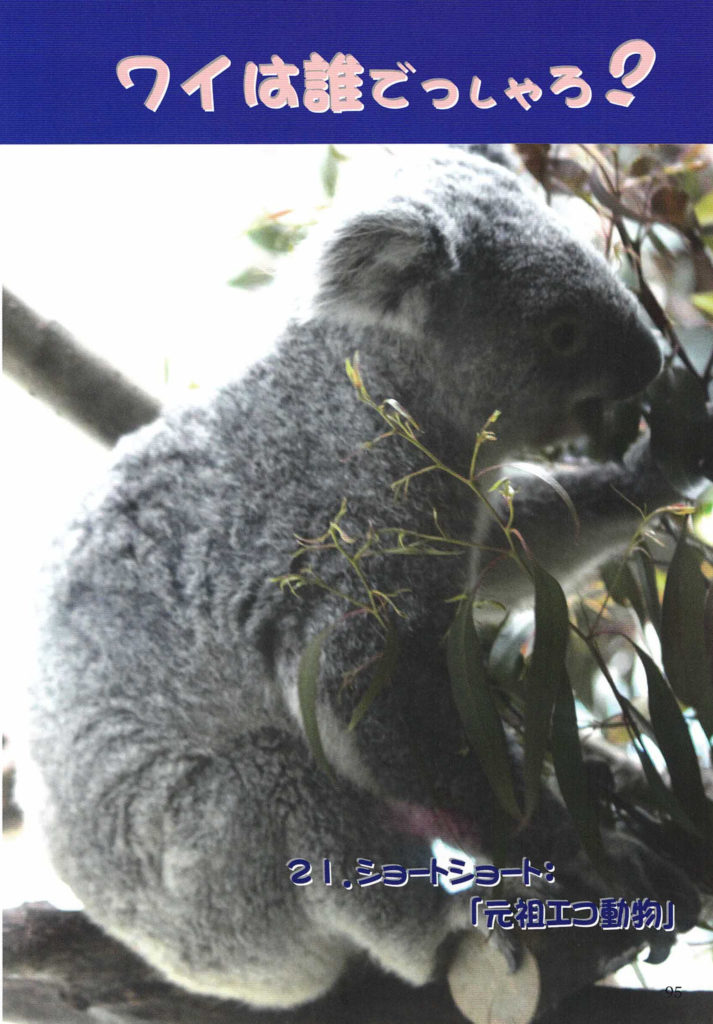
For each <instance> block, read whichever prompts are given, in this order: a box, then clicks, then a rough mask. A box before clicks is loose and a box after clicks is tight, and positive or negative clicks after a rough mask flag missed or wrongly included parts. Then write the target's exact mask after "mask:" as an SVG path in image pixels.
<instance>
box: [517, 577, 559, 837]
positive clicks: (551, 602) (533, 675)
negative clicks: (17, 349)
mask: <svg viewBox="0 0 713 1024" xmlns="http://www.w3.org/2000/svg"><path fill="white" fill-rule="evenodd" d="M530 564H531V566H532V572H533V579H534V583H535V646H534V650H533V652H532V659H531V661H530V667H529V671H528V673H527V677H526V689H525V814H526V816H527V817H528V818H529V817H530V815H531V814H532V812H533V810H534V809H535V807H536V805H537V801H538V798H539V789H540V776H541V774H542V765H543V762H544V758H545V752H546V750H547V746H548V742H549V736H550V726H551V722H552V712H553V709H554V705H555V700H556V697H557V692H558V690H559V687H560V684H561V683H562V680H564V679H566V668H565V654H566V652H567V637H568V633H569V616H568V613H567V602H566V600H565V596H564V594H563V592H562V588H561V587H560V585H559V583H558V582H557V580H556V579H555V578H554V577H553V576H550V574H549V573H548V572H546V571H545V570H544V569H543V568H542V566H540V565H538V563H537V562H535V561H534V560H532V561H531V563H530Z"/></svg>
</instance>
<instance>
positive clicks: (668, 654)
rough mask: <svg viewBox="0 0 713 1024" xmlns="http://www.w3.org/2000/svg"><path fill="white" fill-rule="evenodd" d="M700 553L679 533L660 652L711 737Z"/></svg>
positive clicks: (710, 671) (712, 686)
mask: <svg viewBox="0 0 713 1024" xmlns="http://www.w3.org/2000/svg"><path fill="white" fill-rule="evenodd" d="M702 560H703V555H702V552H701V551H700V549H699V548H698V547H696V546H695V545H694V544H693V543H691V541H690V539H689V537H688V534H687V532H686V531H685V530H682V531H681V536H680V537H679V540H678V544H677V545H676V550H675V552H674V555H673V558H672V560H671V564H670V566H669V569H668V575H667V578H666V588H665V590H664V596H663V606H662V610H661V650H662V656H663V664H664V668H665V670H666V675H667V677H668V679H669V681H670V683H671V687H672V689H673V692H674V693H675V694H676V696H677V697H678V699H679V700H680V701H682V702H683V703H684V704H686V705H688V706H689V707H693V708H695V710H696V712H697V714H698V718H699V720H700V722H701V725H702V726H703V728H704V730H705V732H706V734H707V735H708V736H709V737H711V736H713V663H712V662H711V659H710V657H709V653H708V650H707V646H706V635H705V627H704V611H705V606H706V598H707V596H708V595H707V584H706V580H705V577H704V576H703V573H702V572H701V562H702Z"/></svg>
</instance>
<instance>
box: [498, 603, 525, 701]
mask: <svg viewBox="0 0 713 1024" xmlns="http://www.w3.org/2000/svg"><path fill="white" fill-rule="evenodd" d="M531 628H532V627H531V625H530V623H528V622H525V623H524V624H523V623H522V622H520V623H518V622H516V621H515V620H514V619H513V618H512V617H511V616H506V617H505V619H504V620H503V622H502V623H501V624H500V626H499V627H498V630H497V633H496V634H495V639H494V640H493V643H492V645H491V647H490V653H489V654H488V674H489V675H490V678H491V679H494V680H495V682H496V683H497V685H498V686H500V687H501V688H502V689H505V690H507V691H509V692H513V691H518V692H519V690H520V689H521V687H520V686H519V683H520V681H521V676H522V669H523V665H524V659H523V657H522V653H521V650H520V648H521V646H522V642H523V640H524V639H525V633H526V632H529V631H530V629H531Z"/></svg>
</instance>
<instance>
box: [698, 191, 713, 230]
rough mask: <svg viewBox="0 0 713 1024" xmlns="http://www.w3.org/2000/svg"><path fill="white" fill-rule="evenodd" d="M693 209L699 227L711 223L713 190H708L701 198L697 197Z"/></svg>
mask: <svg viewBox="0 0 713 1024" xmlns="http://www.w3.org/2000/svg"><path fill="white" fill-rule="evenodd" d="M694 209H695V211H696V217H697V218H698V223H699V224H700V225H701V227H705V226H706V225H708V224H713V192H708V194H707V195H705V196H703V198H702V199H699V200H698V202H697V203H696V205H695V207H694Z"/></svg>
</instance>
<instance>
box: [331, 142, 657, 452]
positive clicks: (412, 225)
mask: <svg viewBox="0 0 713 1024" xmlns="http://www.w3.org/2000/svg"><path fill="white" fill-rule="evenodd" d="M317 303H318V306H319V307H320V310H321V313H322V314H323V315H327V316H328V317H330V318H333V319H337V320H341V321H343V322H346V323H351V324H354V323H355V322H356V323H359V324H361V325H373V326H381V327H386V328H388V333H389V337H390V338H392V339H395V340H393V344H395V346H396V348H397V352H395V353H394V363H395V369H398V367H399V366H401V365H404V366H406V365H408V366H410V367H417V368H418V369H419V372H422V374H423V376H424V378H425V379H427V380H428V381H430V383H431V385H432V387H433V392H432V393H433V397H434V400H435V401H437V402H440V403H441V405H442V412H443V413H445V414H446V415H447V416H448V417H449V419H450V420H451V422H453V424H454V427H455V428H456V429H461V428H462V429H463V430H464V432H466V433H467V434H468V435H469V436H470V437H472V431H473V428H474V427H475V426H478V425H480V424H479V423H478V422H477V418H478V417H481V416H487V415H488V414H489V413H490V412H492V411H493V409H495V408H499V409H501V410H502V413H503V416H502V419H501V421H500V423H499V425H498V434H499V436H500V437H501V439H503V440H504V441H505V442H506V444H508V445H509V446H511V447H515V446H518V445H521V444H522V443H523V442H528V443H544V442H546V441H550V440H554V439H555V438H557V437H562V436H565V435H566V434H568V433H570V432H571V431H572V427H573V421H575V420H576V418H577V411H578V409H580V408H581V407H582V406H583V403H584V404H585V405H586V403H588V402H591V401H592V400H597V399H618V398H624V397H628V396H630V395H633V394H635V393H636V392H638V391H640V390H642V389H643V388H644V387H645V385H646V384H648V383H649V381H651V380H652V379H653V378H654V377H655V376H656V374H657V373H658V371H659V369H660V365H661V355H660V351H659V347H658V344H657V342H656V340H655V338H654V336H653V334H652V333H651V331H650V330H649V328H648V327H647V326H646V325H645V323H644V322H643V320H642V318H641V314H640V310H639V308H638V305H637V303H636V301H635V299H634V298H633V296H632V295H631V294H630V293H629V292H628V291H627V290H626V289H625V288H624V287H623V285H621V284H620V282H619V281H618V280H617V279H616V278H615V277H614V275H613V273H612V272H611V270H610V269H609V267H608V266H607V264H606V263H605V261H604V259H603V258H602V257H601V256H599V255H598V254H597V253H596V252H595V251H594V249H592V248H591V247H589V246H586V245H584V244H582V243H581V242H579V241H577V240H576V239H575V238H574V237H573V236H572V235H571V234H570V233H569V232H568V230H567V229H566V228H565V227H564V225H563V224H562V223H560V221H559V220H558V219H557V217H556V216H555V215H554V214H553V213H552V212H551V211H550V210H549V209H548V208H547V207H546V206H545V205H544V204H543V203H542V202H540V201H538V199H537V198H536V197H535V196H534V195H533V194H532V193H531V192H530V191H528V190H527V189H526V188H525V187H524V186H523V185H522V184H521V182H520V181H519V179H518V178H517V176H516V175H514V174H512V173H511V172H510V171H508V170H507V169H505V168H504V167H500V166H497V165H495V164H493V163H490V162H489V161H487V160H485V159H483V158H482V157H479V156H469V155H467V154H465V153H462V152H459V151H457V150H456V151H450V152H446V153H445V154H444V153H441V154H440V155H439V156H438V157H437V158H436V159H433V160H430V161H429V162H428V163H427V164H426V165H422V166H420V167H418V168H410V169H407V170H406V172H405V173H404V174H403V177H402V178H400V179H397V182H396V187H395V191H394V195H393V196H392V197H391V198H389V199H387V200H386V201H385V202H384V204H383V205H382V206H381V207H380V208H378V209H374V210H367V211H364V212H361V213H358V214H356V215H354V216H352V217H351V218H350V219H348V220H346V221H345V222H344V223H343V224H342V226H341V227H340V228H339V229H338V230H337V231H336V232H335V233H334V234H333V235H332V237H331V240H330V242H329V243H328V245H327V246H326V248H325V250H324V254H323V258H322V264H321V278H320V284H319V289H318V293H317ZM414 412H416V411H415V410H414Z"/></svg>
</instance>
